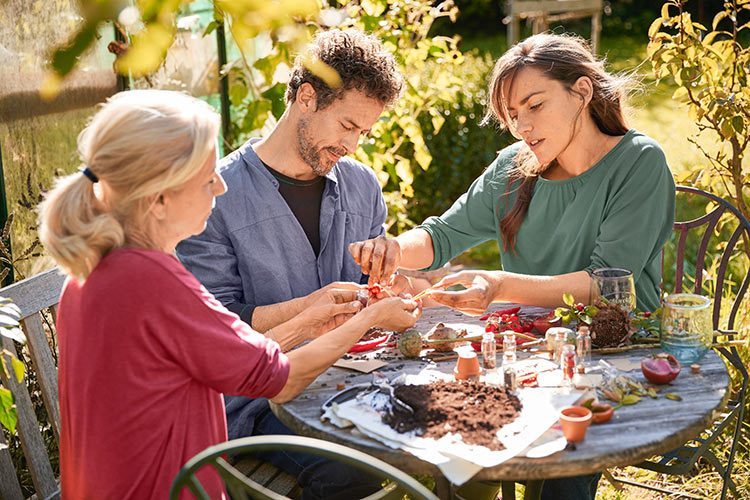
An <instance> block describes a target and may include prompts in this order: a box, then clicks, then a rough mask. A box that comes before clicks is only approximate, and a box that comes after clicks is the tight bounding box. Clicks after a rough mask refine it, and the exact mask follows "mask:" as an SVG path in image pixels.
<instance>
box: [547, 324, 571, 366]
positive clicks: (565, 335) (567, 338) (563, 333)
mask: <svg viewBox="0 0 750 500" xmlns="http://www.w3.org/2000/svg"><path fill="white" fill-rule="evenodd" d="M546 335H547V340H548V344H549V342H550V341H551V339H554V350H553V351H552V353H553V355H552V360H553V361H554V362H555V363H558V364H559V363H560V353H561V352H562V347H563V346H564V345H565V344H575V339H576V334H575V332H574V331H573V330H571V329H570V328H563V327H561V326H556V327H553V328H550V329H549V330H547V333H546Z"/></svg>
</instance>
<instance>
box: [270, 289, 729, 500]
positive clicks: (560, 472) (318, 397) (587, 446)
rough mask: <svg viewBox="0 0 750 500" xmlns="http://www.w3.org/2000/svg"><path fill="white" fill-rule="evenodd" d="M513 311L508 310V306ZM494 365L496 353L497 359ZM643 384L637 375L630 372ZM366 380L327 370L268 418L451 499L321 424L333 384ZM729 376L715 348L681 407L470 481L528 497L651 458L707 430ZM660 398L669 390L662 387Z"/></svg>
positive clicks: (405, 366)
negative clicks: (522, 490)
mask: <svg viewBox="0 0 750 500" xmlns="http://www.w3.org/2000/svg"><path fill="white" fill-rule="evenodd" d="M510 306H512V304H511V305H510ZM507 307H509V305H508V304H498V305H496V306H494V307H493V308H492V309H495V310H497V309H504V308H507ZM544 311H545V310H543V309H540V308H534V307H524V308H523V309H522V311H521V314H525V313H529V314H534V313H539V314H542V313H543V312H544ZM440 321H442V322H446V323H451V322H461V323H474V324H477V325H481V324H483V323H484V322H482V321H480V320H479V319H478V318H474V317H470V316H466V315H463V314H462V313H458V312H456V311H453V310H450V309H448V308H444V307H440V308H430V309H427V310H425V312H424V314H423V316H422V318H420V320H419V322H418V323H417V326H416V328H417V329H419V330H420V331H421V332H427V331H428V330H429V329H430V328H432V326H434V325H435V324H436V323H437V322H440ZM652 351H654V350H652V349H645V350H634V351H629V352H625V353H620V354H609V355H604V356H597V355H596V354H595V355H594V362H596V361H597V360H598V359H599V358H600V357H603V358H605V359H614V358H617V357H627V358H640V357H643V356H645V355H648V354H649V353H650V352H652ZM498 361H500V355H498ZM429 365H430V363H428V362H425V361H420V360H406V359H404V360H401V359H398V360H394V361H391V362H390V363H389V365H388V366H386V367H384V368H381V369H380V372H385V373H386V374H387V375H388V376H389V378H392V377H395V376H396V375H397V374H399V373H402V372H405V373H417V372H419V371H420V370H422V369H423V368H425V367H427V366H429ZM454 365H455V361H446V362H442V363H437V366H435V365H434V364H433V365H432V366H433V367H434V368H436V369H438V370H440V371H444V372H446V373H448V372H450V371H451V370H452V369H453V366H454ZM629 374H630V375H631V376H633V377H634V378H636V379H639V380H643V378H642V374H641V373H640V370H637V371H636V370H634V371H632V372H630V373H629ZM371 380H372V374H360V373H355V372H352V371H350V370H346V369H342V368H336V367H332V368H330V369H328V370H327V371H326V372H325V373H323V374H322V375H321V376H320V377H318V378H317V380H315V382H313V383H312V384H311V385H310V387H308V388H307V390H305V392H304V393H303V394H301V395H300V396H298V397H297V398H296V399H294V400H292V401H290V402H288V403H286V404H284V405H275V404H271V408H272V409H273V412H274V413H275V414H276V415H277V416H278V418H279V419H280V420H281V421H282V422H284V424H286V425H287V426H288V427H289V428H290V429H292V430H293V431H295V432H296V433H298V434H300V435H304V436H311V437H317V438H321V439H326V440H329V441H333V442H337V443H341V444H344V445H346V446H351V447H353V448H356V449H358V450H361V451H363V452H365V453H367V454H369V455H372V456H374V457H377V458H379V459H381V460H384V461H385V462H387V463H390V464H392V465H394V466H396V467H399V468H401V469H402V470H404V471H406V472H410V473H423V474H431V475H433V476H435V477H436V479H437V480H438V495H439V496H440V497H441V498H445V497H448V496H450V485H449V484H448V483H447V481H446V480H445V479H444V478H443V477H442V474H441V473H440V471H439V469H438V468H437V467H436V466H434V465H432V464H430V463H428V462H424V461H422V460H420V459H418V458H417V457H415V456H414V455H412V454H410V453H407V452H405V451H401V450H394V449H391V448H389V447H387V446H386V445H384V444H382V443H380V442H379V441H376V440H374V439H370V438H368V437H366V436H363V435H361V434H359V433H352V432H351V429H341V428H339V427H336V426H334V425H332V424H330V423H328V422H321V421H320V415H321V405H322V404H323V403H324V402H325V401H326V400H327V399H328V398H330V397H331V396H333V395H334V394H336V393H337V392H338V389H337V385H339V384H342V383H343V384H345V385H346V387H351V386H352V385H354V384H360V383H369V382H370V381H371ZM729 382H730V381H729V375H728V373H727V369H726V366H725V365H724V362H723V361H722V360H721V359H720V358H719V356H718V355H717V354H716V352H714V351H713V350H710V351H709V352H708V353H707V354H706V356H705V357H704V358H703V359H702V360H701V371H700V374H697V375H696V374H692V373H690V368H689V367H684V368H683V371H682V373H681V374H680V376H679V377H678V378H677V379H676V380H675V381H674V382H673V383H672V384H671V385H670V386H669V389H668V391H669V392H673V393H676V394H679V395H680V396H681V397H682V401H672V400H669V399H667V398H665V397H664V396H663V395H662V396H660V397H659V398H658V399H651V398H643V400H641V401H640V402H639V403H637V404H635V405H632V406H623V407H621V408H619V409H618V410H617V411H616V412H615V415H614V417H613V418H612V420H611V421H610V422H608V423H606V424H603V425H592V426H590V427H589V430H588V432H587V434H586V439H585V440H584V441H583V442H582V443H579V444H578V445H577V447H576V449H575V450H574V451H562V452H559V453H555V454H553V455H550V456H548V457H545V458H535V459H531V458H525V457H521V456H519V457H515V458H512V459H511V460H508V461H507V462H505V463H502V464H500V465H498V466H495V467H491V468H485V469H482V470H481V471H480V472H479V473H478V474H477V475H476V476H474V477H473V478H472V481H473V480H493V481H512V480H525V481H527V493H528V494H529V495H530V496H535V495H538V492H539V491H540V488H541V484H542V481H540V480H543V479H545V478H557V477H568V476H577V475H583V474H592V473H595V472H600V471H602V470H603V469H605V468H607V467H614V466H625V465H633V464H637V463H639V462H641V461H643V460H645V459H647V458H649V457H651V456H654V455H658V454H661V453H665V452H668V451H670V450H672V449H674V448H677V447H678V446H680V445H682V444H684V443H685V442H686V441H687V440H689V439H691V438H694V437H696V436H698V435H699V434H700V432H701V431H703V430H704V429H706V428H707V427H708V426H709V425H710V423H711V422H712V421H713V420H714V418H715V417H716V416H717V414H718V412H719V411H720V409H721V408H722V407H723V406H724V405H725V404H726V400H727V398H728V396H729ZM661 392H662V393H664V392H667V390H665V389H662V391H661Z"/></svg>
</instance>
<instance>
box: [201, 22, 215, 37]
mask: <svg viewBox="0 0 750 500" xmlns="http://www.w3.org/2000/svg"><path fill="white" fill-rule="evenodd" d="M218 27H219V23H217V22H216V21H211V22H210V23H208V26H206V29H205V30H203V36H208V35H210V34H211V33H213V32H214V31H215V30H216V28H218Z"/></svg>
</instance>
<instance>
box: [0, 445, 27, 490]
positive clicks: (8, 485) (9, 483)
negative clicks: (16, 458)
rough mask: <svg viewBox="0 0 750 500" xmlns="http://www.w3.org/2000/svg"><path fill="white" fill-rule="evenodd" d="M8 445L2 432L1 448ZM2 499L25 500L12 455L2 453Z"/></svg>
mask: <svg viewBox="0 0 750 500" xmlns="http://www.w3.org/2000/svg"><path fill="white" fill-rule="evenodd" d="M5 444H7V443H6V442H5V435H4V434H3V432H2V431H0V448H2V447H3V445H5ZM0 498H2V499H4V500H16V499H21V498H23V492H22V491H21V485H20V484H19V482H18V477H16V468H15V467H13V461H12V460H11V459H10V453H7V452H5V451H4V452H2V453H0Z"/></svg>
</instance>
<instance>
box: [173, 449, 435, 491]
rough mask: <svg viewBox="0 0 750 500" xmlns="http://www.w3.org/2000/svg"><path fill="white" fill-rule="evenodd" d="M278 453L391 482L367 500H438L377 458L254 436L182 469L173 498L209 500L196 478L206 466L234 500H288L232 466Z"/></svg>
mask: <svg viewBox="0 0 750 500" xmlns="http://www.w3.org/2000/svg"><path fill="white" fill-rule="evenodd" d="M275 450H285V451H298V452H304V453H310V454H314V455H318V456H321V457H325V458H330V459H332V460H337V461H340V462H342V463H346V464H347V465H351V466H353V467H357V468H358V469H361V470H363V471H365V472H368V473H370V474H372V475H374V476H377V477H382V478H383V479H384V480H385V479H388V480H389V481H390V483H389V484H388V485H386V486H385V487H384V488H383V489H382V490H380V491H378V492H376V493H374V494H373V495H370V496H369V497H367V499H368V500H375V499H385V498H394V499H395V498H402V497H403V494H404V493H408V494H409V496H410V497H411V498H413V499H428V500H433V499H434V500H437V497H436V496H435V495H434V494H433V493H432V492H431V491H430V490H428V489H427V488H425V487H424V486H422V485H421V484H420V483H419V481H417V480H416V479H414V478H412V477H411V476H409V475H408V474H405V473H403V472H401V471H400V470H398V469H396V468H395V467H393V466H391V465H388V464H387V463H385V462H383V461H381V460H378V459H377V458H374V457H371V456H369V455H367V454H365V453H362V452H360V451H357V450H353V449H351V448H347V447H346V446H342V445H339V444H335V443H331V442H328V441H322V440H320V439H313V438H308V437H302V436H253V437H248V438H242V439H235V440H233V441H228V442H226V443H222V444H219V445H216V446H211V447H209V448H206V449H205V450H203V451H202V452H200V453H198V454H197V455H196V456H194V457H193V458H191V459H190V460H189V461H188V462H187V463H186V464H185V466H184V467H183V468H182V469H180V472H179V473H178V474H177V477H176V478H175V480H174V482H173V483H172V489H171V491H170V498H171V499H177V498H179V496H180V493H181V492H182V491H183V489H184V488H188V489H189V490H190V491H191V492H192V493H193V495H195V496H196V497H197V498H199V499H201V500H202V499H208V498H209V496H208V494H207V493H206V491H205V490H204V488H203V486H202V485H201V483H200V481H199V480H198V479H197V477H196V473H197V472H198V471H199V470H200V469H201V468H203V467H205V466H210V467H213V468H214V469H216V471H217V472H218V473H219V475H220V476H221V478H222V480H223V481H224V484H225V486H226V489H227V492H228V493H229V495H230V496H231V497H232V498H233V499H235V500H236V499H247V498H253V499H273V500H277V499H282V498H287V497H285V496H282V495H279V494H278V493H275V492H274V491H272V490H270V489H269V488H266V487H265V486H263V485H261V484H259V483H258V482H256V481H254V480H252V479H250V478H248V477H246V476H245V475H244V474H243V473H242V472H240V471H239V470H238V469H237V468H236V467H234V466H233V465H231V464H230V463H229V461H230V460H231V457H233V456H237V455H244V454H247V453H261V452H265V451H275Z"/></svg>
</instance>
